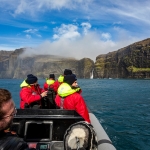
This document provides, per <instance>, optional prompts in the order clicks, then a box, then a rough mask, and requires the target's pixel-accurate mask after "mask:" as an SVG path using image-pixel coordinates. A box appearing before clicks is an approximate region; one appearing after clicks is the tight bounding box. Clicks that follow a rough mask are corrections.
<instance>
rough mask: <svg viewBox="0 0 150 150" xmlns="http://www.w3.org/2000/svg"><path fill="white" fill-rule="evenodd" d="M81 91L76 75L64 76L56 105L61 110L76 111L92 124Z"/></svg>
mask: <svg viewBox="0 0 150 150" xmlns="http://www.w3.org/2000/svg"><path fill="white" fill-rule="evenodd" d="M80 91H81V89H80V87H79V86H78V83H77V79H76V76H75V75H74V74H72V75H67V76H64V82H63V83H62V84H61V85H60V86H59V88H58V94H57V95H56V98H55V103H56V105H57V106H58V107H59V108H61V109H68V110H76V112H77V113H78V114H79V115H81V116H82V117H83V118H84V120H85V121H87V122H89V123H90V117H89V113H88V109H87V106H86V103H85V101H84V99H83V97H82V96H81V95H80Z"/></svg>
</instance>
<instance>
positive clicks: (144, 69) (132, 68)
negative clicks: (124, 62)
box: [127, 66, 150, 73]
mask: <svg viewBox="0 0 150 150" xmlns="http://www.w3.org/2000/svg"><path fill="white" fill-rule="evenodd" d="M127 70H128V71H129V72H135V73H136V72H150V68H136V67H134V66H129V67H128V68H127Z"/></svg>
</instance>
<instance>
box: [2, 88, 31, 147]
mask: <svg viewBox="0 0 150 150" xmlns="http://www.w3.org/2000/svg"><path fill="white" fill-rule="evenodd" d="M16 113H17V110H16V108H15V104H14V101H13V99H12V96H11V93H10V92H9V91H8V90H7V89H0V149H1V150H2V149H3V150H5V149H7V150H14V149H15V150H25V149H28V145H27V143H26V142H25V141H24V140H23V139H22V138H20V137H18V136H17V134H16V133H15V132H12V131H10V127H11V125H12V123H13V118H14V116H15V115H16Z"/></svg>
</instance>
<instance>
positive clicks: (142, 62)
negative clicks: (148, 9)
mask: <svg viewBox="0 0 150 150" xmlns="http://www.w3.org/2000/svg"><path fill="white" fill-rule="evenodd" d="M94 78H150V39H146V40H143V41H140V42H136V43H134V44H132V45H129V46H127V47H124V48H122V49H119V50H118V51H114V52H110V53H108V54H106V55H99V56H97V57H96V62H95V66H94Z"/></svg>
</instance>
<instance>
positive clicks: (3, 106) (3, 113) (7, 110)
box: [0, 88, 17, 131]
mask: <svg viewBox="0 0 150 150" xmlns="http://www.w3.org/2000/svg"><path fill="white" fill-rule="evenodd" d="M16 113H17V111H16V108H15V104H14V101H13V100H12V96H11V93H10V92H9V91H8V90H6V89H1V88H0V131H3V130H5V129H8V128H9V127H10V126H11V124H12V121H13V118H14V115H15V114H16Z"/></svg>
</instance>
